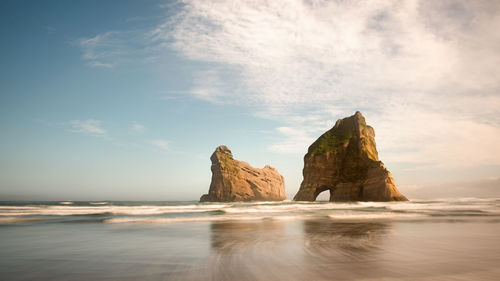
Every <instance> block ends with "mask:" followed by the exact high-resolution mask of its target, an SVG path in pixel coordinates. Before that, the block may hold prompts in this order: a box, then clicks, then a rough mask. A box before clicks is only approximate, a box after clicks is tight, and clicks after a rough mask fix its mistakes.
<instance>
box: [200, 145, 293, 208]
mask: <svg viewBox="0 0 500 281" xmlns="http://www.w3.org/2000/svg"><path fill="white" fill-rule="evenodd" d="M210 160H212V167H211V169H212V182H211V183H210V190H209V192H208V194H204V195H203V196H201V198H200V202H234V201H282V200H285V199H286V195H285V179H284V178H283V176H282V175H280V174H279V173H278V171H277V170H276V169H275V168H272V167H270V166H265V167H264V169H257V168H253V167H252V166H250V165H249V164H248V163H246V162H242V161H238V160H235V159H234V158H233V154H232V153H231V150H229V148H227V147H226V146H224V145H221V146H219V147H217V148H216V149H215V152H214V153H213V154H212V156H211V157H210Z"/></svg>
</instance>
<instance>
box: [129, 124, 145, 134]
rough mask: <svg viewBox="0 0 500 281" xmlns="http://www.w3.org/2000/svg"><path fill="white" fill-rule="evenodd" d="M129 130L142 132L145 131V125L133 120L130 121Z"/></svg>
mask: <svg viewBox="0 0 500 281" xmlns="http://www.w3.org/2000/svg"><path fill="white" fill-rule="evenodd" d="M131 130H132V131H133V132H135V133H143V132H144V131H146V127H145V126H144V125H142V124H140V123H137V122H134V123H132V127H131Z"/></svg>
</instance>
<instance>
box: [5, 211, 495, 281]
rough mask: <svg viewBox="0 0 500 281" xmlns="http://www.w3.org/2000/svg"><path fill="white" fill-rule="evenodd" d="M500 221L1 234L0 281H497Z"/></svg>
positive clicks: (92, 227) (24, 227)
mask: <svg viewBox="0 0 500 281" xmlns="http://www.w3.org/2000/svg"><path fill="white" fill-rule="evenodd" d="M499 233H500V221H499V220H497V219H495V218H478V219H477V220H476V219H474V218H468V219H466V220H462V219H460V218H457V219H453V218H444V219H433V220H412V221H394V220H373V221H368V220H364V221H335V220H330V219H309V220H285V219H283V220H260V221H238V220H229V221H214V222H182V223H172V224H142V223H139V224H102V223H81V222H80V223H74V222H68V223H57V224H56V223H54V224H51V223H43V224H37V223H23V224H16V225H2V226H0V252H1V254H0V255H1V256H0V279H1V280H499V279H500V268H499V267H498V265H499V264H500V235H499Z"/></svg>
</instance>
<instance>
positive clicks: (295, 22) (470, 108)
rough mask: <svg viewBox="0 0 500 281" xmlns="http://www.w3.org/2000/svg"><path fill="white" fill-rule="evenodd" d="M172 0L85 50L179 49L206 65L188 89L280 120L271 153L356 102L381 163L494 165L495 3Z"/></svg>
mask: <svg viewBox="0 0 500 281" xmlns="http://www.w3.org/2000/svg"><path fill="white" fill-rule="evenodd" d="M175 7H176V8H177V10H176V11H175V12H174V13H173V15H169V16H167V17H166V18H165V19H163V20H162V21H161V22H159V23H158V24H157V25H156V26H155V27H154V28H152V29H150V30H142V31H140V32H138V31H135V32H134V31H121V32H117V31H115V32H108V33H103V34H100V35H97V36H95V37H92V38H88V39H86V40H83V39H82V40H81V41H80V47H81V48H82V50H83V52H84V58H85V59H86V60H87V61H88V62H89V63H92V62H93V63H101V64H110V65H115V64H116V63H117V62H120V61H127V60H130V59H131V58H132V57H141V58H145V57H148V56H152V55H154V56H161V55H162V52H164V51H166V50H175V51H177V52H178V54H180V55H181V56H182V57H184V58H185V59H188V60H191V61H195V62H202V64H199V65H202V67H200V68H199V70H198V72H196V73H195V74H194V76H193V77H194V78H193V79H194V81H193V85H192V89H191V91H190V94H192V95H193V96H194V97H196V98H199V99H203V100H207V101H209V102H213V103H233V104H240V105H247V106H250V107H252V108H253V109H254V110H255V115H256V116H258V117H261V118H269V119H272V120H275V121H278V122H281V123H282V125H281V126H278V127H277V128H276V133H277V135H278V136H280V138H279V139H277V140H276V141H275V142H274V143H272V144H270V145H269V149H271V150H273V151H276V152H282V153H297V154H299V153H303V152H304V151H305V150H306V149H307V146H308V145H309V144H310V141H311V140H312V139H314V138H316V137H318V136H319V135H320V134H321V132H323V131H324V130H326V129H328V128H330V127H332V126H333V124H334V123H335V120H336V119H338V118H341V117H344V116H349V115H352V114H353V113H354V112H355V111H356V110H360V111H362V112H363V113H364V114H365V116H366V117H367V121H368V123H369V124H371V125H373V126H374V127H375V130H376V132H377V142H378V144H379V146H378V148H379V150H380V155H381V159H384V160H385V161H392V162H407V163H413V164H414V165H415V166H418V165H424V164H425V165H429V163H431V165H434V166H468V165H484V164H493V165H500V155H499V153H500V152H498V149H497V144H498V143H499V142H500V115H499V114H498V108H500V95H499V93H500V80H499V79H498V75H497V73H498V72H499V65H500V51H499V50H500V33H498V31H497V28H496V27H497V26H500V17H498V13H499V11H500V2H497V1H487V0H478V1H472V0H470V1H466V0H464V1H451V0H449V1H448V0H445V1H430V0H420V1H418V0H407V1H399V0H382V1H357V0H353V1H292V0H276V1H264V0H262V1H259V0H256V1H238V0H231V1H229V0H227V1H225V0H219V1H209V0H206V1H205V0H192V1H189V0H188V1H184V2H183V3H182V5H176V6H175ZM131 42H134V44H132V43H131ZM130 46H135V48H131V47H130ZM137 46H139V47H137ZM142 47H144V49H145V50H147V51H142V50H141V49H142Z"/></svg>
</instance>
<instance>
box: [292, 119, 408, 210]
mask: <svg viewBox="0 0 500 281" xmlns="http://www.w3.org/2000/svg"><path fill="white" fill-rule="evenodd" d="M303 175H304V180H303V181H302V184H301V185H300V189H299V191H298V192H297V194H296V195H295V197H294V200H296V201H314V200H316V197H317V196H318V194H320V193H321V192H323V191H325V190H329V191H330V201H407V200H408V199H406V197H405V196H403V195H402V194H401V193H399V191H398V190H397V188H396V186H395V184H394V179H393V178H392V175H391V173H390V172H389V171H388V170H387V169H386V168H384V164H383V163H382V162H381V161H379V159H378V153H377V148H376V146H375V131H374V130H373V128H372V127H370V126H368V125H366V122H365V118H364V117H363V115H361V113H360V112H359V111H358V112H356V113H355V114H354V115H353V116H350V117H347V118H344V119H340V120H337V122H336V123H335V126H334V127H333V128H332V129H331V130H329V131H327V132H326V133H324V134H323V135H321V136H320V137H319V138H318V139H317V140H316V141H315V142H314V143H313V144H312V145H311V146H310V147H309V149H308V151H307V154H306V155H305V156H304V170H303Z"/></svg>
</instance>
